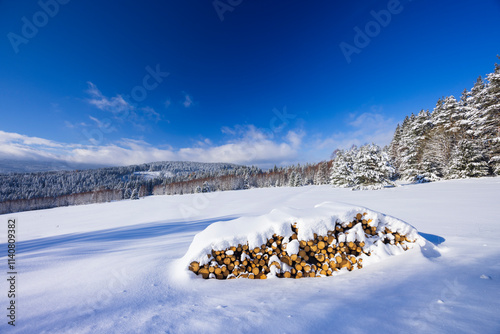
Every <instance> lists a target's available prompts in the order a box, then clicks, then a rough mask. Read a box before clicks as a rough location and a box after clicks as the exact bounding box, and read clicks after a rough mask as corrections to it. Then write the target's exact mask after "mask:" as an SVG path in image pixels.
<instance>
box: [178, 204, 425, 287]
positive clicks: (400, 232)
mask: <svg viewBox="0 0 500 334" xmlns="http://www.w3.org/2000/svg"><path fill="white" fill-rule="evenodd" d="M416 244H417V245H423V240H422V239H421V238H420V237H419V235H418V232H417V230H416V229H415V228H413V227H412V226H410V225H408V224H407V223H405V222H403V221H401V220H399V219H396V218H393V217H389V216H386V215H383V214H381V213H378V212H374V211H371V210H368V209H366V208H362V207H352V206H346V205H343V204H338V203H332V202H326V203H323V204H319V205H316V206H315V207H314V208H313V209H310V210H296V209H291V208H285V209H281V210H278V209H275V210H273V211H271V212H270V213H269V214H266V215H263V216H260V217H241V218H238V219H235V220H232V221H224V222H217V223H214V224H211V225H210V226H208V227H207V228H206V229H205V230H204V231H202V232H200V233H198V234H197V235H196V236H195V237H194V240H193V242H192V243H191V246H190V247H189V250H188V252H187V253H186V255H185V256H184V257H183V258H182V259H181V264H182V265H183V267H184V268H186V269H189V270H190V271H192V272H193V273H195V274H196V275H198V276H199V277H202V278H217V279H232V278H250V279H265V278H270V277H285V278H301V277H318V276H331V275H334V274H335V273H336V272H340V271H351V270H356V269H361V268H362V267H363V266H364V265H367V264H370V263H373V262H378V261H380V260H381V259H383V258H385V257H387V256H392V255H398V254H400V253H402V252H404V251H406V250H408V249H411V248H413V247H414V246H415V245H416Z"/></svg>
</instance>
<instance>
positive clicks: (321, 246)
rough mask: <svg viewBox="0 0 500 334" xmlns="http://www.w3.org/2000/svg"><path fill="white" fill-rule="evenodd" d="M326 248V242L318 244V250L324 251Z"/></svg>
mask: <svg viewBox="0 0 500 334" xmlns="http://www.w3.org/2000/svg"><path fill="white" fill-rule="evenodd" d="M325 246H326V245H325V242H324V241H320V242H318V248H319V249H324V248H325Z"/></svg>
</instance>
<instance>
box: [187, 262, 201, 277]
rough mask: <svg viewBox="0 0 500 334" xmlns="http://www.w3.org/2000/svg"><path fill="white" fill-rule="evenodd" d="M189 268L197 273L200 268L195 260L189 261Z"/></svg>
mask: <svg viewBox="0 0 500 334" xmlns="http://www.w3.org/2000/svg"><path fill="white" fill-rule="evenodd" d="M189 270H191V271H192V272H194V273H195V274H196V273H198V270H200V264H199V263H198V262H196V261H193V262H191V264H190V265H189Z"/></svg>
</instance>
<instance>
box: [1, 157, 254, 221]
mask: <svg viewBox="0 0 500 334" xmlns="http://www.w3.org/2000/svg"><path fill="white" fill-rule="evenodd" d="M2 164H3V166H5V165H8V162H5V161H4V162H3V163H2ZM27 167H28V165H26V164H25V162H16V163H15V164H13V165H10V166H8V168H5V167H4V170H9V172H8V173H2V174H0V213H8V212H16V211H25V210H33V209H42V208H49V207H56V206H62V205H74V204H86V203H93V202H101V201H109V200H121V199H127V198H139V197H142V196H147V195H151V194H152V193H153V188H154V187H155V186H159V185H164V184H170V183H179V182H186V181H192V180H198V179H208V178H214V177H220V176H227V175H243V174H245V173H247V174H248V173H249V171H250V170H251V168H250V167H246V166H240V165H235V164H229V163H201V162H185V161H162V162H153V163H146V164H141V165H132V166H123V167H105V168H97V169H77V170H68V169H70V168H71V167H72V166H71V165H65V164H61V165H59V164H48V163H47V164H44V163H41V164H40V165H36V164H35V165H29V168H30V169H37V168H38V169H49V170H50V171H40V172H29V173H16V172H15V171H16V170H23V169H26V168H27ZM87 167H88V166H87ZM54 169H59V170H54ZM254 169H255V167H254ZM252 170H253V169H252ZM77 195H78V196H77Z"/></svg>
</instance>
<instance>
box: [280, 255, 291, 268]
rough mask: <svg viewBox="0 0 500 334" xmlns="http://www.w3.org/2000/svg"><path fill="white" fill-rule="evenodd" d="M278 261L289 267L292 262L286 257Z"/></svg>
mask: <svg viewBox="0 0 500 334" xmlns="http://www.w3.org/2000/svg"><path fill="white" fill-rule="evenodd" d="M280 261H281V262H283V263H286V264H288V265H289V266H291V265H292V260H291V259H290V258H289V257H288V256H287V255H284V256H282V257H281V258H280Z"/></svg>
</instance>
